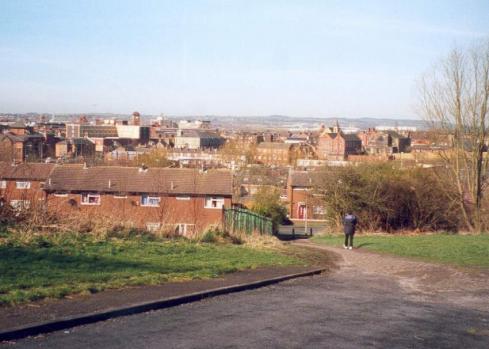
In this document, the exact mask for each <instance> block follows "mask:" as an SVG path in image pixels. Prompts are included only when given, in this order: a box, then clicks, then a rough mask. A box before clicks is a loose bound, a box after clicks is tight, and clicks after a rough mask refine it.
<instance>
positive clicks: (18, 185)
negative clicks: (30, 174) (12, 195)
mask: <svg viewBox="0 0 489 349" xmlns="http://www.w3.org/2000/svg"><path fill="white" fill-rule="evenodd" d="M15 187H16V188H17V189H30V187H31V182H15Z"/></svg>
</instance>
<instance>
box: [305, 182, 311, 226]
mask: <svg viewBox="0 0 489 349" xmlns="http://www.w3.org/2000/svg"><path fill="white" fill-rule="evenodd" d="M311 183H312V179H311V177H309V187H307V188H306V208H305V211H306V212H305V214H306V215H305V224H304V235H307V213H308V212H307V211H308V208H307V197H308V196H309V195H308V193H307V192H308V189H309V188H310V187H311Z"/></svg>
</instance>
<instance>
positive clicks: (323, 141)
mask: <svg viewBox="0 0 489 349" xmlns="http://www.w3.org/2000/svg"><path fill="white" fill-rule="evenodd" d="M361 149H362V141H361V140H360V138H358V136H357V135H355V134H346V133H343V131H341V129H340V127H339V125H338V124H337V125H336V126H335V127H332V128H326V129H325V130H324V131H323V132H322V133H321V135H320V136H319V140H318V144H317V154H318V157H319V158H320V159H323V160H346V159H347V157H348V155H355V154H359V153H360V152H361Z"/></svg>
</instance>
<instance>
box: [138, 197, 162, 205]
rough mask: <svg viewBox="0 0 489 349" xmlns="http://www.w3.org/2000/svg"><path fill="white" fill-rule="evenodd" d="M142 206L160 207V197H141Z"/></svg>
mask: <svg viewBox="0 0 489 349" xmlns="http://www.w3.org/2000/svg"><path fill="white" fill-rule="evenodd" d="M141 206H149V207H158V206H160V198H159V197H158V196H149V195H147V194H146V195H141Z"/></svg>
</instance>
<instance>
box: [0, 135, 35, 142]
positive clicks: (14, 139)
mask: <svg viewBox="0 0 489 349" xmlns="http://www.w3.org/2000/svg"><path fill="white" fill-rule="evenodd" d="M42 137H43V136H42V134H40V133H32V134H28V135H21V136H19V135H15V134H13V133H4V134H0V140H2V139H5V138H8V139H10V140H11V141H12V142H22V143H23V142H26V141H28V140H32V139H39V138H42Z"/></svg>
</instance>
